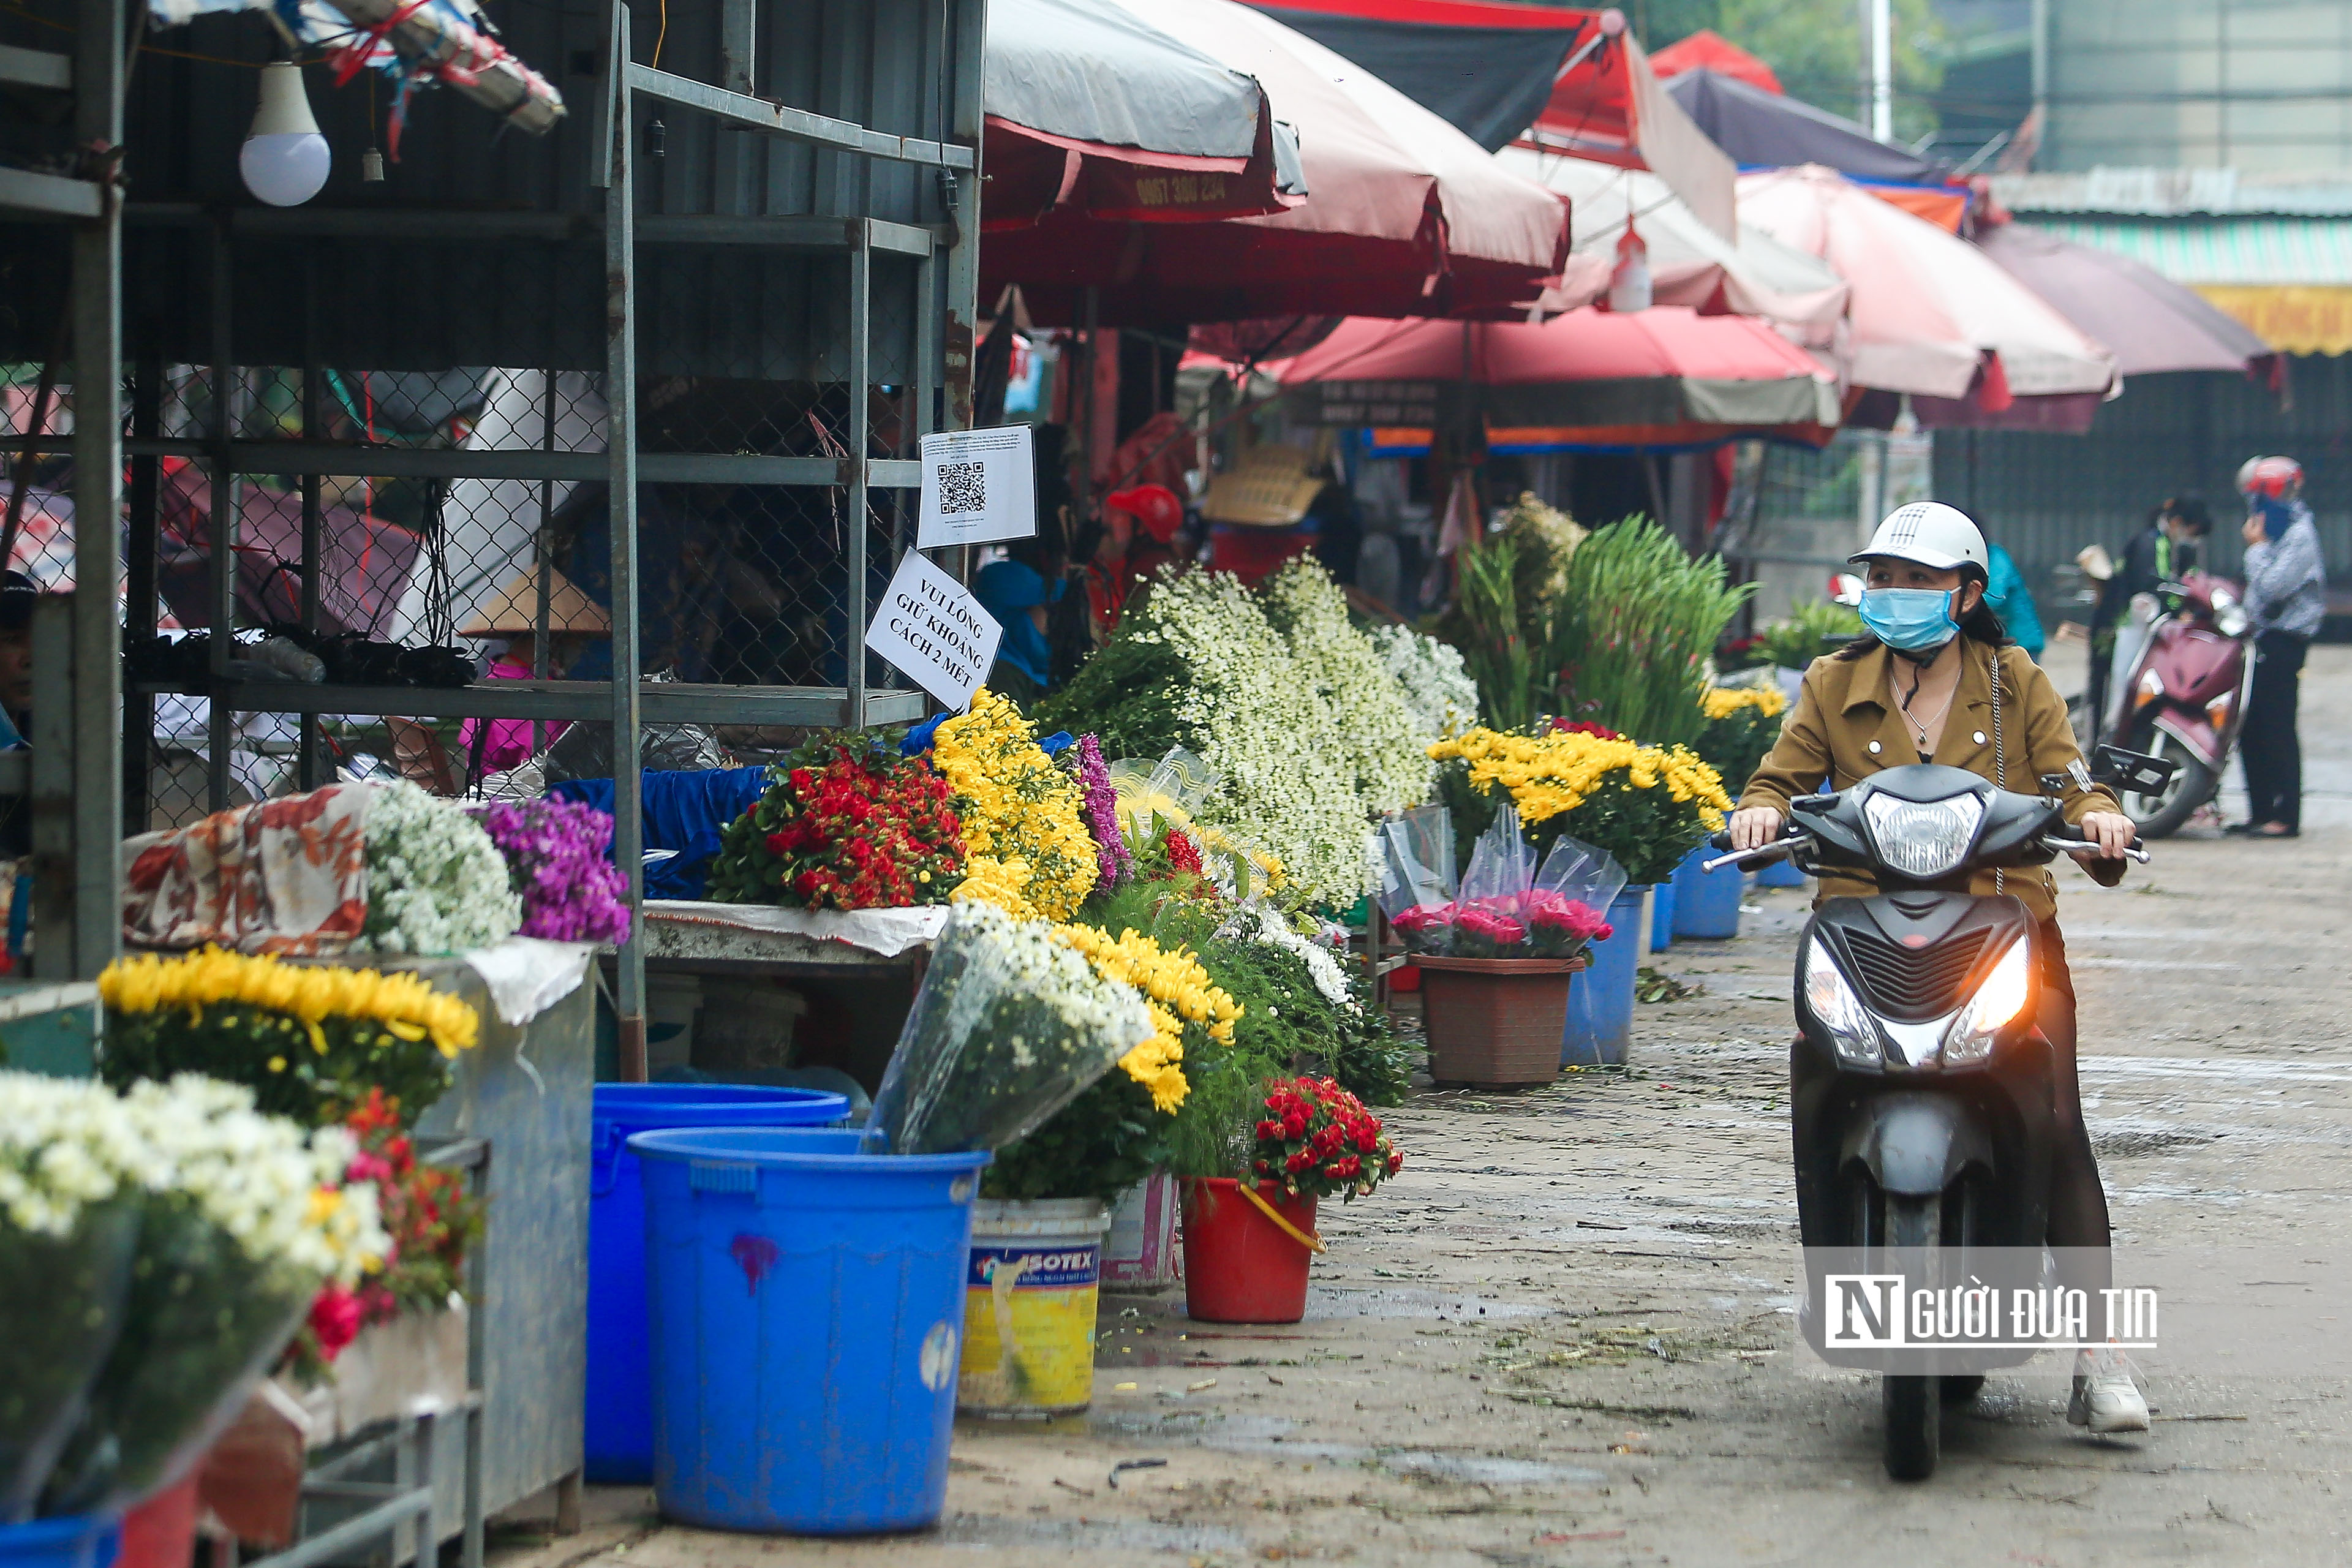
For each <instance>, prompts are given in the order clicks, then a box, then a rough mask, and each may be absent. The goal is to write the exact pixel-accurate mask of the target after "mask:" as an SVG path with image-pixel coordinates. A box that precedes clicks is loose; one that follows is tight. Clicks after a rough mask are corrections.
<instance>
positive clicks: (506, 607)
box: [457, 567, 613, 637]
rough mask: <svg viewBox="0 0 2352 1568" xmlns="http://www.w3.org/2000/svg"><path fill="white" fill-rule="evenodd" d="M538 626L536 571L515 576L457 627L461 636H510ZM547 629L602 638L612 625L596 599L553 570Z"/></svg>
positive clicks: (537, 576)
mask: <svg viewBox="0 0 2352 1568" xmlns="http://www.w3.org/2000/svg"><path fill="white" fill-rule="evenodd" d="M538 623H539V573H538V570H537V569H536V568H533V569H532V570H530V571H528V572H520V573H517V574H515V577H514V580H513V581H512V582H509V584H507V585H506V586H505V587H503V588H501V589H499V591H498V594H497V595H496V596H494V597H493V598H491V599H489V600H488V602H487V603H485V604H484V605H482V606H481V608H479V609H478V610H476V611H475V612H474V614H473V616H472V618H470V619H469V620H467V623H466V624H465V625H464V626H460V627H458V628H457V635H458V636H459V637H520V636H521V635H523V634H524V633H526V632H529V631H530V630H531V629H533V627H535V626H537V625H538ZM547 629H548V630H549V631H551V632H579V633H583V634H585V635H588V636H592V637H603V636H604V634H605V633H607V632H609V631H611V630H612V629H613V623H612V620H611V618H610V617H609V616H606V615H605V614H604V611H603V610H601V609H599V608H598V607H597V605H596V603H595V601H594V600H593V599H591V598H589V597H588V595H585V594H583V593H582V592H581V591H580V590H579V589H578V588H576V587H574V586H572V579H571V578H569V577H566V576H565V575H564V574H562V573H561V572H558V571H556V570H555V569H554V568H552V567H550V568H549V569H548V574H547Z"/></svg>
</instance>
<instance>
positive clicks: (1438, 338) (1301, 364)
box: [1267, 306, 1838, 446]
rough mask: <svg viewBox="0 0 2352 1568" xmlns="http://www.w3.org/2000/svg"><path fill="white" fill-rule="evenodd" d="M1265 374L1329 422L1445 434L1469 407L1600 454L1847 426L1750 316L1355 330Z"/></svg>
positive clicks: (1798, 363)
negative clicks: (1464, 402) (1606, 449)
mask: <svg viewBox="0 0 2352 1568" xmlns="http://www.w3.org/2000/svg"><path fill="white" fill-rule="evenodd" d="M1267 369H1268V373H1269V374H1273V375H1275V376H1276V377H1277V378H1278V379H1279V380H1280V381H1281V382H1282V384H1283V385H1284V387H1285V388H1286V390H1291V391H1294V392H1297V393H1300V394H1303V395H1302V396H1301V397H1300V398H1299V399H1298V401H1302V402H1303V401H1307V400H1308V399H1310V398H1311V400H1312V402H1313V404H1314V405H1317V412H1318V415H1319V416H1320V419H1321V422H1322V423H1325V424H1330V425H1370V426H1427V425H1433V424H1442V423H1445V422H1446V417H1447V415H1448V413H1449V412H1450V411H1452V410H1454V409H1455V408H1458V407H1459V405H1460V400H1461V399H1463V398H1465V397H1467V398H1469V399H1470V400H1471V401H1472V403H1473V405H1475V407H1476V409H1477V410H1478V412H1480V413H1481V414H1482V415H1483V416H1485V418H1486V423H1487V425H1488V426H1490V427H1491V428H1495V429H1497V430H1499V429H1502V428H1509V429H1512V430H1514V431H1515V432H1522V433H1523V432H1525V431H1527V430H1528V428H1529V427H1541V428H1543V429H1544V430H1546V431H1547V432H1549V433H1550V434H1551V436H1552V438H1554V439H1557V440H1562V441H1565V440H1569V439H1570V438H1571V437H1572V435H1573V434H1580V436H1581V438H1582V439H1584V440H1585V441H1586V442H1587V443H1588V444H1600V445H1617V446H1682V445H1692V444H1696V443H1699V442H1705V441H1709V440H1719V439H1722V438H1724V437H1727V436H1729V435H1731V434H1733V433H1735V432H1743V431H1760V430H1780V429H1788V428H1793V429H1794V430H1795V431H1796V432H1797V433H1800V434H1807V435H1811V434H1814V433H1817V432H1819V431H1822V430H1823V429H1825V428H1827V427H1829V426H1834V425H1835V424H1836V423H1837V420H1838V399H1837V389H1836V386H1835V384H1833V383H1832V380H1831V378H1830V376H1829V375H1828V374H1827V373H1826V372H1824V371H1822V369H1821V367H1820V366H1818V365H1817V364H1815V363H1813V360H1812V358H1811V355H1809V354H1807V353H1805V352H1804V351H1803V350H1802V349H1801V348H1798V347H1797V346H1796V345H1795V344H1793V343H1791V342H1789V341H1788V340H1787V339H1785V338H1783V337H1781V336H1780V334H1779V333H1778V332H1775V331H1772V330H1771V329H1770V328H1769V327H1767V326H1765V325H1764V324H1763V323H1762V322H1760V321H1753V320H1750V319H1749V318H1748V317H1746V316H1702V315H1700V314H1698V313H1697V312H1696V311H1695V310H1689V309H1686V308H1684V307H1680V306H1658V307H1656V308H1654V309H1652V310H1637V311H1629V312H1626V313H1623V314H1616V313H1612V312H1606V311H1601V310H1594V309H1592V308H1591V307H1587V308H1585V309H1583V310H1571V311H1570V312H1569V313H1568V314H1567V315H1564V316H1559V317H1555V318H1554V319H1552V320H1551V321H1546V322H1545V323H1543V324H1542V325H1541V326H1530V325H1528V324H1527V323H1525V322H1517V321H1510V322H1502V321H1496V322H1486V321H1481V322H1464V321H1347V322H1344V323H1342V324H1341V325H1340V327H1339V329H1338V330H1337V331H1334V332H1333V333H1332V334H1331V335H1330V336H1329V337H1328V338H1326V339H1324V340H1323V342H1320V343H1318V344H1317V345H1316V346H1315V347H1314V348H1312V349H1309V350H1308V351H1307V352H1306V353H1303V354H1300V355H1298V356H1297V358H1296V359H1293V360H1289V361H1287V362H1286V363H1282V364H1278V365H1272V366H1268V367H1267ZM1600 432H1607V433H1608V434H1607V437H1605V438H1603V437H1601V436H1600V435H1599V434H1598V433H1600ZM1498 438H1499V437H1498ZM1518 438H1520V439H1527V438H1528V437H1527V436H1525V435H1524V434H1521V435H1519V437H1518Z"/></svg>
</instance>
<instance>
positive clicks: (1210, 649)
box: [1141, 572, 1369, 904]
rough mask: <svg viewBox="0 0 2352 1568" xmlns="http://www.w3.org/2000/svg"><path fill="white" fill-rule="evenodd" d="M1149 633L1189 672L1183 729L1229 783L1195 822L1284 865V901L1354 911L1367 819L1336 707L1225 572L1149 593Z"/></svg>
mask: <svg viewBox="0 0 2352 1568" xmlns="http://www.w3.org/2000/svg"><path fill="white" fill-rule="evenodd" d="M1149 605H1150V609H1149V612H1148V613H1149V614H1150V617H1151V620H1152V622H1153V625H1152V627H1151V629H1150V630H1149V631H1146V632H1144V633H1142V634H1141V635H1142V636H1143V637H1146V638H1148V639H1149V640H1150V641H1154V642H1159V643H1162V644H1164V645H1166V646H1167V647H1171V648H1172V649H1173V650H1174V651H1175V652H1176V653H1177V654H1178V655H1179V656H1180V657H1181V658H1183V660H1184V661H1185V662H1186V664H1187V665H1189V666H1190V667H1191V668H1192V678H1193V679H1192V688H1191V689H1190V690H1188V691H1186V692H1185V693H1184V694H1183V696H1182V698H1181V712H1182V715H1183V721H1184V726H1185V728H1186V729H1187V730H1189V731H1191V733H1192V736H1194V737H1197V739H1198V742H1199V750H1200V752H1201V753H1202V761H1204V762H1206V763H1208V765H1209V766H1210V767H1212V768H1213V769H1214V770H1216V772H1217V773H1218V774H1219V775H1220V776H1221V777H1222V778H1223V781H1224V787H1223V789H1221V790H1220V791H1218V793H1217V794H1216V795H1214V796H1213V798H1212V799H1211V800H1210V801H1209V802H1207V803H1206V804H1205V805H1204V806H1203V808H1202V814H1201V815H1202V820H1203V821H1205V822H1208V823H1210V824H1212V825H1213V826H1221V827H1226V828H1231V829H1233V830H1234V832H1235V833H1236V834H1244V835H1247V836H1249V837H1253V838H1255V840H1256V841H1258V842H1260V843H1262V844H1264V845H1265V846H1266V847H1268V848H1269V849H1271V850H1272V851H1273V852H1274V853H1275V854H1276V856H1277V857H1278V858H1280V859H1281V862H1282V868H1283V873H1284V875H1285V877H1286V879H1287V886H1286V889H1285V894H1286V897H1288V898H1291V899H1295V900H1297V901H1299V902H1301V903H1316V902H1328V903H1334V904H1349V903H1353V902H1354V901H1355V900H1356V899H1357V898H1358V897H1360V895H1361V894H1362V893H1363V891H1364V889H1365V888H1366V887H1367V886H1368V885H1369V884H1368V882H1367V880H1366V878H1365V872H1364V854H1363V837H1364V827H1365V821H1366V813H1365V811H1364V808H1363V803H1362V800H1361V798H1360V796H1359V795H1358V794H1357V792H1356V780H1355V776H1354V771H1353V768H1352V766H1351V765H1350V763H1349V761H1348V759H1347V756H1346V753H1345V742H1343V740H1342V739H1341V737H1340V736H1339V732H1338V731H1337V728H1336V726H1335V725H1334V724H1333V722H1332V716H1331V711H1330V710H1329V709H1328V707H1327V706H1326V704H1325V703H1324V702H1323V700H1321V698H1320V697H1319V696H1318V692H1317V689H1316V685H1315V681H1314V680H1313V679H1312V678H1311V677H1310V676H1309V675H1308V674H1307V672H1305V671H1304V670H1302V669H1301V668H1299V665H1298V662H1297V659H1295V658H1293V657H1292V655H1291V651H1290V647H1289V645H1288V644H1287V643H1286V642H1285V641H1284V640H1283V638H1282V637H1281V634H1279V633H1278V632H1276V630H1275V629H1274V626H1273V625H1272V623H1270V622H1269V621H1268V620H1267V619H1266V616H1265V611H1264V610H1263V609H1262V608H1261V607H1260V606H1259V605H1258V602H1257V601H1256V599H1255V597H1253V596H1252V595H1251V594H1250V593H1249V591H1248V590H1246V589H1245V588H1244V587H1243V586H1242V585H1241V584H1240V582H1239V581H1238V580H1237V579H1236V578H1234V576H1233V575H1232V574H1230V573H1223V572H1215V573H1212V572H1184V573H1177V574H1170V575H1168V576H1165V577H1163V578H1162V579H1161V580H1160V583H1159V584H1157V585H1156V586H1155V587H1154V588H1153V589H1152V594H1151V598H1150V601H1149Z"/></svg>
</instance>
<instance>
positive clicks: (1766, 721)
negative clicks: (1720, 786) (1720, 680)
mask: <svg viewBox="0 0 2352 1568" xmlns="http://www.w3.org/2000/svg"><path fill="white" fill-rule="evenodd" d="M1699 705H1700V709H1701V710H1702V711H1703V712H1705V713H1706V727H1705V728H1703V729H1701V730H1700V731H1699V732H1698V740H1697V742H1696V743H1695V744H1694V745H1693V747H1692V750H1694V751H1696V752H1698V754H1699V755H1700V756H1701V757H1702V758H1704V759H1705V760H1706V764H1707V766H1709V767H1711V768H1713V769H1714V770H1715V771H1716V773H1717V774H1719V775H1720V776H1721V777H1722V779H1723V783H1724V787H1725V788H1726V789H1727V790H1729V791H1731V792H1733V793H1735V794H1736V793H1737V792H1738V791H1739V790H1741V789H1743V788H1745V787H1746V786H1747V784H1748V778H1749V776H1750V775H1752V774H1753V773H1755V772H1756V769H1757V766H1758V764H1759V763H1762V762H1763V761H1764V756H1765V753H1766V752H1769V751H1771V749H1772V742H1775V741H1777V740H1779V739H1780V720H1781V718H1782V716H1783V715H1785V714H1786V713H1787V712H1788V710H1789V700H1788V698H1787V697H1786V696H1784V695H1782V693H1781V691H1780V688H1779V687H1777V686H1710V687H1708V688H1707V689H1706V693H1705V694H1704V695H1703V696H1702V697H1701V698H1700V702H1699Z"/></svg>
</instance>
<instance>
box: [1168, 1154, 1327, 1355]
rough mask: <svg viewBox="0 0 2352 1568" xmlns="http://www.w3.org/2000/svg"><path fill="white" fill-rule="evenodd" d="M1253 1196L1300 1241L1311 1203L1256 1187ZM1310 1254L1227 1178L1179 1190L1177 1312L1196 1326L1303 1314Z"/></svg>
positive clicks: (1308, 1229)
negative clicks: (1180, 1301)
mask: <svg viewBox="0 0 2352 1568" xmlns="http://www.w3.org/2000/svg"><path fill="white" fill-rule="evenodd" d="M1258 1195H1259V1196H1260V1197H1262V1198H1264V1199H1265V1202H1266V1203H1267V1204H1268V1205H1271V1206H1272V1207H1273V1209H1274V1212H1275V1213H1276V1214H1278V1215H1281V1216H1282V1217H1283V1219H1284V1220H1286V1221H1287V1222H1288V1224H1289V1225H1290V1226H1291V1229H1292V1230H1296V1231H1297V1232H1298V1233H1299V1235H1300V1236H1307V1237H1312V1236H1314V1234H1315V1200H1314V1199H1313V1198H1293V1197H1286V1196H1284V1195H1283V1193H1282V1190H1281V1189H1280V1188H1279V1187H1276V1186H1274V1185H1272V1184H1260V1186H1259V1188H1258ZM1314 1258H1315V1254H1314V1253H1313V1252H1312V1251H1311V1250H1309V1249H1308V1248H1307V1246H1306V1245H1305V1244H1304V1243H1302V1242H1300V1241H1299V1240H1298V1239H1297V1237H1293V1236H1292V1235H1291V1234H1290V1233H1289V1232H1288V1231H1286V1230H1284V1229H1283V1228H1282V1226H1279V1225H1276V1223H1275V1222H1274V1221H1273V1220H1272V1219H1270V1218H1268V1217H1267V1216H1266V1214H1265V1210H1263V1209H1261V1208H1259V1207H1258V1205H1255V1204H1254V1203H1252V1202H1250V1201H1249V1199H1248V1198H1247V1197H1246V1196H1244V1194H1243V1193H1242V1191H1241V1184H1239V1183H1238V1182H1235V1181H1234V1179H1233V1178H1232V1177H1230V1176H1213V1177H1208V1178H1205V1179H1196V1180H1192V1181H1187V1182H1186V1183H1185V1184H1184V1310H1186V1311H1187V1312H1189V1313H1190V1314H1191V1315H1192V1317H1194V1318H1196V1319H1198V1320H1199V1321H1202V1322H1204V1323H1295V1322H1297V1321H1298V1320H1299V1319H1301V1318H1303V1317H1305V1316H1306V1315H1307V1265H1308V1264H1310V1263H1312V1262H1313V1261H1314Z"/></svg>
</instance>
